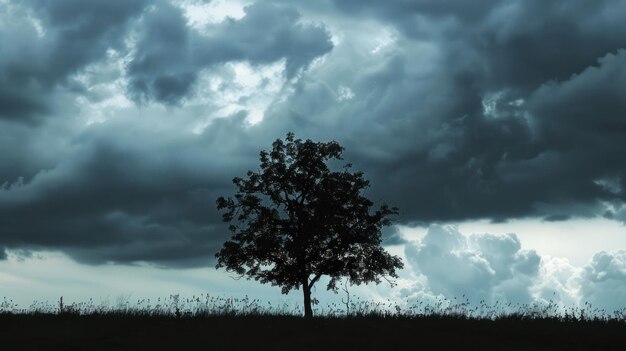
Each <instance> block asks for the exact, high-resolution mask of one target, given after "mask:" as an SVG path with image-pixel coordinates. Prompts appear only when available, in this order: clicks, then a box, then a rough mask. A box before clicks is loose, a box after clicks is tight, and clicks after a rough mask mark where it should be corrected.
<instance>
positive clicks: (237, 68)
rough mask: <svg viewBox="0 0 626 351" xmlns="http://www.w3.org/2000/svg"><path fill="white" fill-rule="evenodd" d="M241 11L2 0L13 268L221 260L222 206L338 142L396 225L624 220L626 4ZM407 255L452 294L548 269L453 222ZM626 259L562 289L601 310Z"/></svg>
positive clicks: (453, 2)
mask: <svg viewBox="0 0 626 351" xmlns="http://www.w3.org/2000/svg"><path fill="white" fill-rule="evenodd" d="M229 3H230V5H231V6H230V7H229V6H227V5H226V2H221V1H217V0H214V1H200V0H186V1H174V0H172V1H166V0H162V1H159V0H145V1H89V2H86V1H81V0H58V1H37V0H30V1H8V0H3V1H0V164H1V165H2V166H1V167H0V228H1V229H0V230H1V232H0V247H3V248H6V249H3V250H0V259H5V258H6V256H7V253H6V250H8V251H9V252H10V251H11V250H38V249H51V250H61V251H63V252H65V253H67V254H68V255H70V256H71V257H73V258H74V259H76V260H78V261H80V262H83V263H89V264H99V263H104V262H118V263H132V262H138V261H146V262H152V263H157V264H160V265H165V266H198V265H210V264H212V256H213V253H214V252H215V251H216V250H217V249H218V247H219V246H220V245H221V243H222V242H223V240H224V239H225V238H226V237H227V235H228V233H227V232H226V230H225V227H224V225H223V224H222V223H221V222H220V218H221V217H220V215H219V214H218V213H217V210H216V208H215V205H214V201H215V198H216V197H217V196H219V195H228V194H229V193H231V192H232V190H233V188H232V187H231V184H230V180H231V179H232V177H234V176H236V175H240V174H242V173H243V172H245V171H246V170H247V169H251V168H255V167H256V166H257V161H258V160H257V157H258V152H259V150H261V149H265V148H268V147H269V145H270V144H271V142H272V141H273V140H274V139H276V138H278V137H282V136H284V135H285V134H286V132H288V131H293V132H295V134H296V136H297V137H300V138H312V139H316V140H330V139H334V140H337V141H339V142H340V143H341V144H342V145H343V146H345V147H346V153H345V158H346V161H347V162H351V163H353V164H354V167H355V169H359V170H363V171H364V172H365V174H366V176H367V177H368V178H369V179H370V180H371V182H372V188H371V189H370V190H369V193H368V196H369V197H370V198H372V199H374V200H376V201H379V199H380V200H384V201H386V202H388V203H389V204H391V205H395V206H398V207H400V209H401V216H400V218H399V223H400V224H404V225H416V224H419V225H425V224H429V223H432V222H450V221H463V220H473V219H488V220H492V221H506V220H509V219H520V218H541V219H544V220H547V221H558V220H565V219H569V218H581V217H582V218H592V217H606V218H610V219H613V220H616V221H620V222H621V221H624V220H625V219H626V210H625V208H624V200H625V199H626V193H625V192H624V187H625V186H626V180H625V179H626V178H625V175H626V156H625V155H626V154H625V153H624V152H622V150H625V149H626V138H625V136H626V119H625V118H626V117H625V116H626V99H625V98H624V87H626V68H625V67H626V40H625V39H624V38H626V22H625V21H623V15H622V14H623V13H624V12H625V11H626V3H624V2H622V1H617V0H598V1H583V0H573V1H568V2H567V3H562V2H548V1H542V0H525V1H522V0H513V1H511V0H509V1H505V0H491V1H464V0H463V1H462V0H445V1H441V0H438V1H434V0H421V1H404V0H395V1H385V2H380V1H331V0H323V1H315V2H309V1H279V0H275V1H256V2H255V1H245V2H241V3H237V4H238V6H239V7H237V6H235V5H233V2H229ZM233 6H234V7H236V9H234V10H233V8H232V7H233ZM433 231H441V232H442V233H443V234H441V235H435V234H432V235H431V232H433ZM446 233H447V234H446ZM387 242H388V243H390V244H392V243H402V242H403V241H402V240H401V239H400V238H396V237H391V238H390V239H389V241H387ZM406 255H407V258H408V261H409V263H410V264H411V265H412V266H413V265H414V267H415V269H416V270H417V271H416V272H417V273H416V274H417V275H419V276H420V277H421V278H420V279H426V280H427V281H428V282H429V284H430V289H431V290H432V292H433V293H435V294H453V293H459V292H461V290H463V289H465V288H463V289H462V287H463V286H466V285H467V283H468V281H471V282H474V283H476V282H480V283H481V285H480V287H476V289H478V290H474V291H468V293H470V292H471V293H472V294H474V295H476V296H485V297H489V296H492V295H493V294H501V295H503V296H506V297H507V298H511V299H520V300H523V299H525V298H527V297H528V296H534V297H537V296H539V297H541V296H543V295H542V292H541V286H540V285H537V284H535V283H533V284H530V283H529V282H537V281H546V280H545V279H543V280H542V279H539V278H538V277H540V276H546V274H547V273H545V272H544V271H545V270H546V269H550V268H549V267H551V266H550V264H551V263H550V262H549V261H545V260H543V261H542V259H541V258H540V257H539V256H538V255H537V254H536V253H534V252H532V251H524V250H522V249H521V248H520V243H519V240H518V239H517V238H516V237H515V236H513V235H509V236H504V237H501V236H490V235H487V236H471V237H469V239H464V237H463V238H462V237H459V236H458V235H457V234H455V233H454V231H448V230H444V229H441V228H439V229H431V231H429V234H428V235H427V236H426V238H425V239H424V241H423V242H422V243H421V244H420V245H417V244H414V243H407V244H406ZM544 261H545V262H544ZM437 262H447V263H448V264H449V266H445V265H439V264H436V263H437ZM542 262H543V263H542ZM620 262H621V263H620ZM623 265H624V255H623V252H621V251H620V252H617V253H599V254H597V255H596V256H594V257H593V259H592V260H591V261H590V263H589V264H588V265H587V266H585V267H584V268H582V270H581V271H580V272H578V273H576V274H575V276H576V277H578V278H575V277H574V275H571V276H568V277H569V278H567V279H566V280H567V281H566V280H564V279H565V278H563V279H561V278H559V277H562V276H563V275H562V274H559V273H554V274H553V275H550V276H551V277H552V278H550V279H554V284H556V285H558V284H560V285H559V286H562V287H563V288H562V289H563V291H565V290H567V289H568V287H567V286H568V285H567V284H570V285H571V284H574V283H573V282H574V280H571V281H570V278H571V279H579V281H580V283H578V285H577V289H578V291H581V293H582V294H588V295H584V297H585V298H587V299H594V298H598V299H601V298H602V296H600V295H597V294H601V293H598V291H605V292H606V291H609V290H603V289H596V288H597V287H598V286H606V287H607V289H608V287H610V286H611V284H615V286H617V287H618V288H619V287H620V286H621V287H623V286H624V285H623V282H624V276H623ZM443 266H445V267H443ZM553 266H555V264H553ZM557 266H558V265H557ZM558 267H560V268H554V269H564V268H563V267H562V266H558ZM603 267H605V268H603ZM615 267H617V268H615ZM619 267H621V268H619ZM459 272H464V273H463V274H461V273H459ZM512 277H515V279H514V281H511V279H513V278H512ZM572 277H574V278H572ZM611 279H612V280H611ZM568 282H569V283H568ZM592 283H593V285H589V286H587V285H585V284H592ZM476 284H477V283H476ZM602 284H604V285H602ZM620 284H621V285H620ZM556 285H555V286H556ZM520 287H521V288H520ZM528 287H532V289H535V290H533V291H530V290H528V289H530V288H528ZM618 290H619V289H618ZM621 290H622V292H621V294H624V292H623V288H622V289H621ZM607 293H608V292H607ZM594 294H595V295H594ZM621 299H622V300H621V301H623V300H624V297H623V296H622V297H621Z"/></svg>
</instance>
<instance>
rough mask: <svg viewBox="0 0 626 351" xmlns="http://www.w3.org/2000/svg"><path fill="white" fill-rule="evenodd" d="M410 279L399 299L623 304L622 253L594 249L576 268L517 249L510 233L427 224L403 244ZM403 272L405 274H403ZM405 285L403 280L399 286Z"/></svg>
mask: <svg viewBox="0 0 626 351" xmlns="http://www.w3.org/2000/svg"><path fill="white" fill-rule="evenodd" d="M405 256H406V258H407V261H408V263H409V264H410V267H408V269H409V271H408V273H409V275H408V277H410V278H405V280H407V279H408V282H409V283H408V284H405V287H404V288H403V289H402V290H401V292H400V295H401V296H403V297H405V298H407V297H408V298H409V299H410V300H415V299H418V300H417V301H422V300H420V299H426V301H431V302H432V301H436V300H437V298H445V299H448V300H453V299H454V298H457V299H461V300H462V296H465V297H466V298H467V299H468V300H469V301H470V304H471V305H472V306H478V305H479V304H480V303H479V302H480V301H484V302H485V303H486V304H487V305H492V306H493V305H495V303H497V302H498V303H501V304H503V305H506V304H508V303H512V304H514V305H515V304H518V303H519V304H523V305H524V304H525V305H528V306H542V305H543V306H546V305H547V304H549V303H551V304H554V305H556V306H559V308H561V310H560V312H564V311H565V309H568V308H570V309H571V308H572V307H578V308H581V309H584V310H585V311H586V312H587V313H589V312H592V311H593V312H594V313H598V312H600V313H601V311H602V310H604V311H605V312H606V313H608V314H612V313H613V312H614V311H616V310H619V309H622V308H624V306H625V304H626V288H625V286H626V284H625V282H626V251H624V250H617V251H613V252H605V251H600V252H598V253H596V254H594V255H593V257H592V258H591V259H590V260H589V261H588V262H587V263H586V264H584V265H582V266H578V267H576V266H574V265H572V264H571V263H570V262H569V260H568V259H566V258H562V257H551V256H547V255H539V254H538V253H537V252H535V251H534V250H525V249H522V245H521V243H520V241H519V239H518V238H517V236H516V235H515V234H504V235H495V234H471V235H466V234H462V233H460V232H459V231H458V230H457V229H456V227H454V226H440V225H431V226H430V227H429V228H428V231H427V233H426V235H425V236H424V237H423V238H422V239H420V240H416V241H412V242H409V243H408V244H407V245H406V246H405ZM405 273H406V272H405ZM405 283H407V282H405Z"/></svg>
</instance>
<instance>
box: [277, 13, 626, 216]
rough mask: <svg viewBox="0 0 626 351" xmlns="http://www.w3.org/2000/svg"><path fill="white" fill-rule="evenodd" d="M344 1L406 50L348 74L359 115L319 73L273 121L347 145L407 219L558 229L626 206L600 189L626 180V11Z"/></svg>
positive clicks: (620, 198) (378, 190)
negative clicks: (426, 62)
mask: <svg viewBox="0 0 626 351" xmlns="http://www.w3.org/2000/svg"><path fill="white" fill-rule="evenodd" d="M335 4H336V6H337V8H339V9H341V10H343V12H344V13H345V14H347V13H357V14H360V15H363V16H369V17H372V18H375V19H377V20H378V21H380V22H381V23H383V24H385V25H392V26H394V27H395V28H397V29H398V30H399V31H400V33H402V35H401V37H400V38H399V39H398V40H399V42H398V43H397V47H398V49H397V50H395V51H393V52H391V53H389V54H387V56H386V57H385V59H384V60H385V61H384V64H378V69H377V70H375V71H373V72H372V70H371V69H369V70H368V69H364V70H363V71H362V72H360V73H354V75H355V77H356V78H354V77H353V78H349V77H344V79H350V81H352V86H351V88H352V90H353V91H354V93H355V95H356V98H355V99H354V100H353V101H350V102H351V104H352V106H350V107H344V106H340V104H337V103H336V102H335V101H333V100H334V99H335V96H334V95H333V93H332V92H329V91H328V90H326V89H325V88H324V87H323V86H322V85H320V86H318V85H316V83H314V81H315V79H314V78H311V79H310V82H309V83H308V84H305V83H302V84H301V85H302V89H301V90H298V91H297V93H296V95H295V96H294V97H293V98H292V99H291V101H290V103H289V107H288V109H287V110H283V109H281V108H277V109H276V111H273V112H275V113H277V114H281V113H285V114H286V115H287V116H290V117H289V118H292V119H293V118H297V119H299V120H300V119H302V120H304V122H301V121H299V122H298V124H296V125H293V126H292V127H291V128H292V129H296V130H300V131H301V133H302V134H304V135H311V136H313V137H315V138H324V137H325V136H326V138H328V137H332V138H335V139H338V140H343V141H344V144H345V146H346V147H347V149H348V153H349V154H350V156H351V157H352V159H353V160H355V162H354V163H355V164H356V165H357V166H360V167H361V168H363V169H364V170H365V171H366V174H369V176H370V178H372V183H373V184H378V185H377V186H376V187H375V188H374V189H372V190H373V192H374V193H375V196H377V197H380V198H386V199H388V201H389V202H392V203H393V204H394V205H398V206H399V207H400V208H401V209H402V211H401V212H402V214H403V220H406V221H408V222H412V221H414V222H428V221H432V220H462V219H472V218H490V219H492V220H506V219H507V218H515V217H526V216H546V218H547V219H551V220H555V219H565V218H569V217H573V216H594V215H598V214H599V213H602V212H603V210H602V209H601V208H600V207H598V206H599V205H600V204H601V203H605V202H611V203H613V204H616V206H617V207H618V208H620V207H621V206H622V205H621V203H622V201H623V200H624V195H625V194H624V192H623V191H616V190H613V191H611V190H610V189H607V187H606V186H605V185H602V184H603V179H605V178H606V179H609V180H611V179H613V180H614V179H617V183H618V184H623V182H624V164H625V163H624V159H623V156H622V153H620V152H618V151H617V150H622V149H624V148H626V144H625V143H624V140H626V139H625V138H624V135H625V131H624V129H623V124H624V123H625V122H624V121H625V120H624V116H626V110H625V109H624V105H623V103H622V101H623V100H624V99H623V96H622V95H623V93H622V91H623V87H624V86H626V85H625V84H626V82H624V81H623V79H622V77H623V74H622V69H621V67H622V66H620V63H617V62H614V61H619V57H621V56H623V54H621V52H620V53H619V54H618V55H617V56H618V58H611V57H613V55H611V54H610V53H616V52H617V51H616V50H618V49H619V48H622V47H625V46H626V40H624V39H623V38H624V37H626V36H625V35H624V34H625V33H626V23H624V22H623V21H622V20H621V17H620V16H619V15H618V13H620V12H621V11H623V9H624V6H625V5H624V4H623V3H622V2H615V1H599V2H593V3H590V2H585V1H573V2H568V3H567V4H566V5H565V4H557V3H552V2H544V1H493V2H480V4H479V5H478V8H480V11H474V10H470V9H467V8H466V7H467V6H468V2H464V1H444V2H431V1H412V2H407V1H396V2H385V3H384V4H383V3H381V2H356V1H355V2H343V1H341V2H339V1H338V2H335ZM394 4H395V6H394ZM424 23H427V24H428V26H425V25H422V24H424ZM423 42H431V43H433V44H434V45H435V47H436V51H437V55H438V56H434V57H436V58H435V59H434V60H436V62H438V63H439V65H435V66H434V67H432V68H429V71H428V72H421V71H419V65H420V64H423V63H422V61H419V58H420V56H422V55H423V54H424V53H423V52H420V51H419V50H417V49H416V50H412V49H411V47H412V46H415V47H418V44H419V43H423ZM400 48H401V49H400ZM607 54H609V56H610V57H609V58H608V59H602V60H601V62H600V63H599V65H600V67H597V68H593V67H592V66H597V65H598V59H599V58H602V57H604V56H605V55H607ZM416 59H417V60H418V62H417V63H416ZM607 61H611V62H610V63H609V62H607ZM416 67H417V68H416ZM588 67H591V68H588ZM368 71H369V72H368ZM588 71H589V72H588ZM578 75H579V76H578ZM590 76H596V78H595V79H589V78H591V77H590ZM325 78H326V79H329V78H328V77H325ZM577 81H578V82H577ZM339 82H340V83H341V81H339ZM574 82H577V83H574ZM572 85H573V86H576V87H577V91H576V92H573V91H571V90H572V89H573V88H571V87H570V86H572ZM620 87H622V88H620ZM566 91H567V92H566ZM620 96H622V97H621V98H620ZM346 116H349V117H346ZM285 118H287V117H285V116H283V117H281V118H280V119H281V120H284V119H285ZM373 126H375V127H373ZM557 144H558V145H557Z"/></svg>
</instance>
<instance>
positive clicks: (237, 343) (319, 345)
mask: <svg viewBox="0 0 626 351" xmlns="http://www.w3.org/2000/svg"><path fill="white" fill-rule="evenodd" d="M347 308H349V309H350V314H349V315H346V310H347ZM316 312H317V317H316V318H314V319H312V320H305V319H303V318H301V317H300V315H301V314H302V313H301V310H300V307H299V306H290V305H288V304H281V305H277V306H274V305H272V304H271V303H267V302H265V303H263V302H261V301H259V300H255V299H250V298H248V297H244V298H241V299H237V298H227V297H219V296H212V295H208V294H206V295H200V296H194V297H191V298H181V297H180V296H179V295H171V296H169V297H168V298H165V299H157V300H152V301H151V300H137V301H136V302H134V303H130V301H129V299H128V298H119V299H117V301H115V302H114V303H113V304H109V303H98V304H96V303H94V302H93V301H92V300H90V301H87V302H83V303H71V304H66V303H65V302H64V301H63V300H62V299H60V300H59V301H58V302H56V303H55V304H51V303H39V302H34V303H33V304H32V305H31V306H29V307H28V308H25V309H20V308H19V307H18V306H17V305H16V304H14V303H13V302H12V301H10V300H7V299H6V298H5V299H4V300H3V301H2V302H0V340H2V344H1V345H2V346H3V347H2V349H3V350H44V349H46V350H122V349H128V350H244V349H245V350H248V349H255V350H259V349H272V350H287V349H288V350H320V349H331V350H332V349H336V350H407V349H463V350H474V349H476V350H479V349H480V350H485V349H512V350H528V349H535V350H536V349H539V350H555V349H563V350H592V349H597V350H624V349H626V310H624V309H622V310H618V311H612V312H611V313H608V312H606V311H603V310H600V309H596V308H593V306H591V305H589V304H585V305H584V307H583V308H569V309H567V308H564V307H563V306H560V305H558V304H555V303H552V302H548V303H546V304H535V305H514V304H499V303H496V304H494V305H487V304H485V303H484V302H481V303H480V304H479V305H478V306H473V307H470V304H469V303H468V301H466V300H465V301H462V302H457V301H456V300H443V299H442V300H438V301H435V302H434V303H431V304H425V303H419V302H418V303H414V304H403V305H399V304H396V303H394V302H391V301H388V302H384V303H383V302H370V301H361V300H358V299H356V300H355V301H354V302H351V303H350V304H348V305H345V304H329V305H326V306H324V307H320V306H316Z"/></svg>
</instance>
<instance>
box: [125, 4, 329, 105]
mask: <svg viewBox="0 0 626 351" xmlns="http://www.w3.org/2000/svg"><path fill="white" fill-rule="evenodd" d="M244 13H245V15H244V17H243V18H241V19H233V18H227V19H226V20H225V21H223V22H221V23H218V24H208V25H207V26H206V28H205V30H204V31H202V32H199V31H197V30H194V29H193V28H190V27H188V25H187V20H186V18H185V17H184V15H183V11H182V10H181V9H179V8H177V7H175V6H173V5H167V4H165V3H162V4H161V5H160V6H158V7H157V8H155V9H153V10H152V11H150V12H149V13H148V14H147V15H146V16H145V18H144V20H143V23H142V28H141V29H140V35H139V39H138V42H137V44H136V47H135V50H134V51H135V52H134V54H133V58H132V60H131V62H130V63H129V65H128V77H129V79H130V83H129V90H130V94H131V96H132V97H134V98H135V100H155V101H159V102H162V103H166V104H175V103H178V102H179V101H180V100H181V99H183V98H184V97H186V96H188V95H189V94H190V93H191V89H192V86H193V84H194V83H195V81H196V80H197V74H198V72H199V71H201V70H203V69H207V68H210V67H212V66H213V65H217V64H222V63H226V62H231V61H247V62H249V63H250V64H252V65H262V64H270V63H273V62H276V61H279V60H281V59H284V60H285V61H286V65H285V68H286V72H285V74H286V76H287V78H293V77H294V76H295V75H296V73H298V72H299V71H300V70H301V69H303V68H306V67H307V66H308V65H309V64H310V63H311V61H312V60H313V59H315V58H316V57H319V56H322V55H324V54H326V53H328V52H329V51H330V50H331V49H332V48H333V44H332V42H331V41H330V34H329V32H328V29H327V28H326V27H325V26H324V25H322V24H310V23H308V24H307V23H302V21H301V16H300V13H299V12H298V11H297V10H296V9H295V8H294V7H292V6H288V5H276V4H272V3H269V2H256V3H253V4H251V5H249V6H247V7H245V8H244ZM164 33H167V34H166V35H164Z"/></svg>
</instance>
